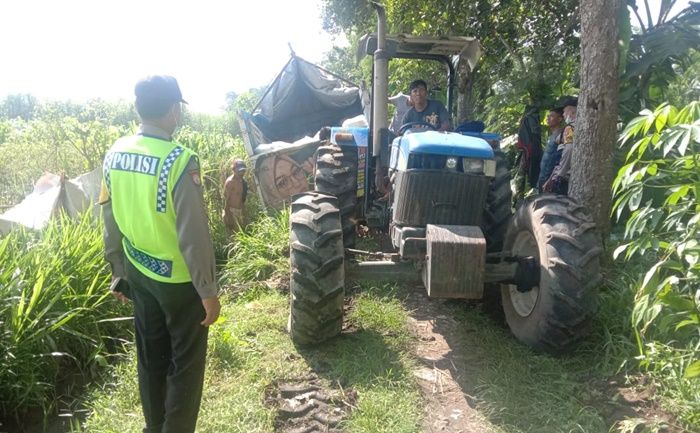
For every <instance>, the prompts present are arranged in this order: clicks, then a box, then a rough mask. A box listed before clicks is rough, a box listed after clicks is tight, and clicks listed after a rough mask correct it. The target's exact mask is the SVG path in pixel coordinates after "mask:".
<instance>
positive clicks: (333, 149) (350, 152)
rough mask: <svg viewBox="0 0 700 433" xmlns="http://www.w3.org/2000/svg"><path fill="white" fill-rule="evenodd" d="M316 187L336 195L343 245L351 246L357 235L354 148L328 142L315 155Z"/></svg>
mask: <svg viewBox="0 0 700 433" xmlns="http://www.w3.org/2000/svg"><path fill="white" fill-rule="evenodd" d="M314 177H315V178H314V184H315V188H314V189H315V190H316V191H318V192H322V193H325V194H331V195H334V196H335V197H337V198H338V205H339V208H340V222H341V224H342V226H343V245H344V246H345V247H346V248H352V247H353V246H354V245H355V239H356V231H355V225H356V216H355V208H356V205H357V148H356V147H353V146H337V145H335V144H328V145H324V146H320V147H319V148H318V153H317V157H316V172H315V176H314Z"/></svg>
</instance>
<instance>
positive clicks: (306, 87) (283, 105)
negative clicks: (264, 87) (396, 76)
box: [245, 56, 362, 153]
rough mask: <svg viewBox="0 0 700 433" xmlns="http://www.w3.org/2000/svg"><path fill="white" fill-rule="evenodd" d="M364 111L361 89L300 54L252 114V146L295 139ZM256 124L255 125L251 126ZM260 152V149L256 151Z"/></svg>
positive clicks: (250, 118) (286, 67) (292, 60)
mask: <svg viewBox="0 0 700 433" xmlns="http://www.w3.org/2000/svg"><path fill="white" fill-rule="evenodd" d="M359 114H362V104H361V98H360V89H359V88H358V87H356V86H352V84H351V83H349V82H348V81H345V80H343V79H341V78H340V77H338V76H336V75H334V74H332V73H330V72H328V71H325V70H324V69H322V68H320V67H319V66H316V65H314V64H313V63H310V62H307V61H306V60H304V59H301V58H300V57H297V56H292V58H291V59H290V60H289V62H287V64H286V65H285V67H284V69H283V70H282V72H280V74H279V75H278V76H277V78H276V79H275V81H274V82H273V83H272V84H271V85H270V88H269V89H268V91H267V93H265V95H264V96H263V98H262V99H261V100H260V102H258V105H257V107H256V108H255V109H254V111H253V113H252V115H251V116H250V117H248V116H245V117H247V118H248V120H249V121H250V122H251V123H252V125H250V124H249V125H248V126H249V129H257V130H258V131H249V134H248V135H249V138H250V141H251V146H252V147H253V150H254V152H255V148H256V147H257V146H258V145H259V144H263V143H270V142H273V141H285V142H288V143H291V142H294V141H296V140H297V139H299V138H301V137H304V136H306V135H308V136H313V135H314V134H316V132H318V130H319V129H321V128H322V127H324V126H338V125H340V123H341V122H342V121H343V120H344V119H347V118H350V117H354V116H357V115H359ZM251 127H252V128H251ZM255 153H257V152H255Z"/></svg>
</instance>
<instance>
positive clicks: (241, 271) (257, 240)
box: [221, 210, 289, 288]
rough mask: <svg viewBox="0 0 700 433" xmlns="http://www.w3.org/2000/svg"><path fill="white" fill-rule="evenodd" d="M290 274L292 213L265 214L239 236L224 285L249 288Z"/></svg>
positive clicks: (223, 272) (232, 247)
mask: <svg viewBox="0 0 700 433" xmlns="http://www.w3.org/2000/svg"><path fill="white" fill-rule="evenodd" d="M288 272H289V211H288V210H283V211H281V212H278V213H277V214H275V215H266V214H262V215H260V216H259V217H258V219H257V220H255V221H254V222H253V223H251V224H250V225H249V226H248V227H246V228H245V229H244V230H243V231H241V232H239V233H238V234H237V235H236V239H235V241H234V243H233V244H232V246H231V252H230V256H229V259H228V261H227V262H226V264H225V265H224V268H223V271H222V276H221V282H222V284H224V285H225V286H233V287H234V288H246V287H247V285H254V284H255V283H256V282H259V281H264V280H269V279H276V280H279V279H281V278H283V277H286V276H287V275H288Z"/></svg>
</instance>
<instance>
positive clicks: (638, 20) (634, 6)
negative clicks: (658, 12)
mask: <svg viewBox="0 0 700 433" xmlns="http://www.w3.org/2000/svg"><path fill="white" fill-rule="evenodd" d="M627 5H628V6H629V7H630V8H631V9H632V12H634V16H636V17H637V22H639V27H640V28H641V29H642V33H646V32H647V28H646V26H645V25H644V22H643V21H642V17H640V16H639V8H638V7H637V5H636V4H634V2H632V3H631V4H630V3H628V4H627Z"/></svg>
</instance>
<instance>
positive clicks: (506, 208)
mask: <svg viewBox="0 0 700 433" xmlns="http://www.w3.org/2000/svg"><path fill="white" fill-rule="evenodd" d="M494 156H495V159H496V176H495V177H494V178H493V182H492V183H491V189H490V190H489V193H488V196H487V197H486V207H485V208H484V213H483V215H482V218H481V219H482V221H481V227H482V229H483V232H484V237H486V250H487V251H488V252H489V253H494V252H500V251H501V250H502V248H503V239H504V238H505V236H506V231H508V222H509V221H510V217H511V216H512V215H513V203H512V200H513V192H512V191H511V189H510V170H508V160H507V159H506V156H505V155H504V154H503V152H501V151H495V152H494Z"/></svg>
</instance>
